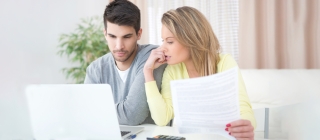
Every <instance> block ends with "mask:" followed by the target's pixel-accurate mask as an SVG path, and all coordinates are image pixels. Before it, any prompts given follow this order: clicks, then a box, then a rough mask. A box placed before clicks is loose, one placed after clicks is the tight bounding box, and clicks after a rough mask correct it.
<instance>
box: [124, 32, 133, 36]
mask: <svg viewBox="0 0 320 140" xmlns="http://www.w3.org/2000/svg"><path fill="white" fill-rule="evenodd" d="M131 35H133V33H130V34H126V35H124V37H125V36H131Z"/></svg>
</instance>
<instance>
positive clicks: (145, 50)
mask: <svg viewBox="0 0 320 140" xmlns="http://www.w3.org/2000/svg"><path fill="white" fill-rule="evenodd" d="M158 47H159V45H153V44H144V45H139V52H138V56H145V55H146V54H150V52H151V51H152V50H153V49H156V48H158Z"/></svg>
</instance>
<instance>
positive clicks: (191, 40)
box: [161, 6, 220, 76]
mask: <svg viewBox="0 0 320 140" xmlns="http://www.w3.org/2000/svg"><path fill="white" fill-rule="evenodd" d="M161 22H162V24H163V25H164V26H166V27H167V28H168V29H169V30H170V31H171V32H172V33H173V35H174V36H175V38H176V39H177V40H178V41H179V43H181V44H182V45H183V46H184V47H187V48H188V49H189V51H190V54H191V59H192V61H193V64H194V66H195V68H196V70H197V72H198V73H199V74H200V76H207V75H212V74H215V73H217V65H218V62H219V60H220V57H219V50H220V45H219V42H218V39H217V37H216V36H215V34H214V33H213V30H212V28H211V25H210V23H209V22H208V20H207V19H206V17H205V16H204V15H203V14H202V13H201V12H200V11H198V10H197V9H195V8H192V7H188V6H184V7H180V8H177V9H176V10H170V11H168V12H166V13H164V14H163V16H162V19H161Z"/></svg>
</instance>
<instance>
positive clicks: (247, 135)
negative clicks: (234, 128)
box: [230, 132, 254, 140]
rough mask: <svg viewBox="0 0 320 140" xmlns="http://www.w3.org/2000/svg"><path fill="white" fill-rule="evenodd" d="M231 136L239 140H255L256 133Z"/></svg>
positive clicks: (232, 134) (233, 134)
mask: <svg viewBox="0 0 320 140" xmlns="http://www.w3.org/2000/svg"><path fill="white" fill-rule="evenodd" d="M230 135H231V136H234V137H235V138H236V139H237V140H238V139H250V140H251V139H253V138H254V133H253V132H246V133H232V132H231V133H230Z"/></svg>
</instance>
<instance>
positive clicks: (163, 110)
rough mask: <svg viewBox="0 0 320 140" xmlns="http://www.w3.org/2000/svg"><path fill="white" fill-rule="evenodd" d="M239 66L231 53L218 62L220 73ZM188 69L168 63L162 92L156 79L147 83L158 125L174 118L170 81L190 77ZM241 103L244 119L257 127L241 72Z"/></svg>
mask: <svg viewBox="0 0 320 140" xmlns="http://www.w3.org/2000/svg"><path fill="white" fill-rule="evenodd" d="M233 67H238V65H237V62H236V61H235V60H234V59H233V58H232V56H230V55H220V62H219V63H218V73H219V72H223V71H225V70H228V69H231V68H233ZM188 78H189V75H188V71H187V69H186V66H185V64H184V63H179V64H175V65H168V66H167V68H166V69H165V71H164V73H163V78H162V85H161V94H160V92H159V90H158V88H157V85H156V82H155V81H150V82H147V83H145V88H146V94H147V101H148V104H149V109H150V112H151V117H152V119H153V120H154V121H155V123H156V124H157V125H160V126H165V125H167V124H168V123H169V121H170V120H171V119H173V117H174V114H173V106H172V97H171V89H170V81H172V80H179V79H188ZM238 79H239V105H240V116H241V118H242V119H246V120H249V121H251V124H252V126H253V127H256V121H255V118H254V114H253V111H252V108H251V104H250V100H249V98H248V95H247V92H246V88H245V85H244V82H243V79H242V76H241V73H240V72H239V78H238Z"/></svg>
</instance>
